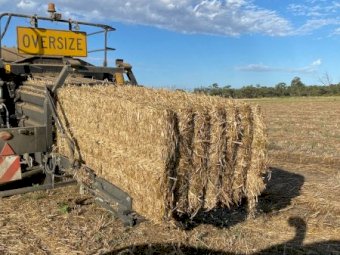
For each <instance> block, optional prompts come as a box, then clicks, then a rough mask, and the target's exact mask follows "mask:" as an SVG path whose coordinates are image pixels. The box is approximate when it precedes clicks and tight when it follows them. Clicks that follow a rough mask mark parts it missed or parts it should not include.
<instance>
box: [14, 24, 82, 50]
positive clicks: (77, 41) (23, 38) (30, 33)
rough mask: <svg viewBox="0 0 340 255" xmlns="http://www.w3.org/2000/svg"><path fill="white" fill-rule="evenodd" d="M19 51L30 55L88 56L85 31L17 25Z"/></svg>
mask: <svg viewBox="0 0 340 255" xmlns="http://www.w3.org/2000/svg"><path fill="white" fill-rule="evenodd" d="M17 40H18V41H17V43H18V52H19V53H21V54H28V55H45V56H46V55H48V56H68V57H86V56H87V41H86V33H85V32H75V31H64V30H53V29H43V28H31V27H17Z"/></svg>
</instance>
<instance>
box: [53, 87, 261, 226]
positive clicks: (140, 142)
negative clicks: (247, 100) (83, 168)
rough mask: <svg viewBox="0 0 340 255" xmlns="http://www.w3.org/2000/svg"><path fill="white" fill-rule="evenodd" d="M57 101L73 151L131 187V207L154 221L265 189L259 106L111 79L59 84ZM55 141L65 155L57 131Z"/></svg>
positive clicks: (99, 172)
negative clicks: (109, 82)
mask: <svg viewBox="0 0 340 255" xmlns="http://www.w3.org/2000/svg"><path fill="white" fill-rule="evenodd" d="M58 102H59V103H58V109H59V110H58V111H59V113H60V114H59V115H62V116H64V119H63V122H64V123H66V124H67V126H68V128H69V130H70V135H71V136H72V137H73V138H74V140H75V141H76V143H77V147H78V153H77V155H76V157H77V158H78V159H79V160H82V161H84V162H85V163H86V164H87V165H88V166H89V167H90V168H92V169H93V170H94V171H95V172H96V174H97V175H99V176H101V177H104V178H105V179H107V180H109V181H111V182H112V183H114V184H115V185H117V186H118V187H120V188H121V189H123V190H124V191H126V192H127V193H129V194H130V196H131V197H132V198H133V207H134V210H135V211H136V212H138V213H139V214H141V215H143V216H145V217H147V218H149V219H151V220H153V221H155V222H159V221H162V220H164V219H171V218H174V217H176V216H178V215H187V216H189V217H194V215H195V214H196V213H197V212H198V211H199V210H202V209H204V210H208V209H212V208H214V207H215V206H217V205H219V206H228V207H229V206H230V205H233V204H239V203H240V201H241V199H242V198H244V197H248V198H250V199H252V200H254V201H255V200H256V198H257V196H258V195H259V194H260V192H261V191H262V190H263V188H264V184H263V181H262V178H261V173H262V172H263V171H264V169H265V143H266V141H265V133H264V126H263V120H262V119H261V117H259V116H258V115H259V110H258V108H252V107H250V106H249V105H246V104H244V103H237V102H235V101H231V100H225V99H222V98H218V97H208V96H202V95H194V94H188V93H183V92H170V91H166V90H153V89H147V88H140V87H113V86H95V87H88V86H83V87H75V86H73V87H72V86H68V87H65V88H62V89H60V90H59V91H58ZM58 145H59V151H60V152H61V153H62V154H66V155H67V154H68V152H67V147H66V146H65V141H64V140H63V138H62V137H61V136H58ZM254 157H258V158H256V159H255V158H254ZM252 203H253V204H255V202H252ZM250 207H252V206H250Z"/></svg>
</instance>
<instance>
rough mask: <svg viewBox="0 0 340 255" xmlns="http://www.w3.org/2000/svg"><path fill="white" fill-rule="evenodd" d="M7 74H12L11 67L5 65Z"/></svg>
mask: <svg viewBox="0 0 340 255" xmlns="http://www.w3.org/2000/svg"><path fill="white" fill-rule="evenodd" d="M5 72H6V73H7V74H8V73H11V66H10V65H5Z"/></svg>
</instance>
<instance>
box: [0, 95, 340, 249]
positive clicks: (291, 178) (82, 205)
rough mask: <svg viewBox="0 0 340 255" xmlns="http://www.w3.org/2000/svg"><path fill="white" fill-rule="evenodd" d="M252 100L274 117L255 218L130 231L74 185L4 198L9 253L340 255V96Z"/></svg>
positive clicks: (219, 215) (1, 208) (220, 215)
mask: <svg viewBox="0 0 340 255" xmlns="http://www.w3.org/2000/svg"><path fill="white" fill-rule="evenodd" d="M250 102H251V103H257V104H260V105H261V106H262V109H263V112H264V115H265V120H266V123H267V126H268V133H269V153H270V170H271V178H270V180H269V181H268V184H267V188H266V190H265V191H264V192H263V194H262V196H261V197H259V202H258V208H257V215H256V217H255V218H248V216H247V214H246V210H245V208H244V207H240V208H238V209H232V210H229V211H227V210H213V211H210V212H205V213H204V214H203V215H201V216H200V218H198V219H196V221H195V222H193V223H192V225H190V226H189V229H187V230H181V229H178V228H177V227H175V226H173V225H171V224H164V225H155V224H152V223H150V222H148V221H145V222H142V223H140V224H139V225H137V226H135V227H133V228H126V227H123V225H122V223H121V222H120V221H119V220H114V219H113V218H112V216H111V214H109V213H108V212H107V211H105V210H104V209H102V208H101V207H99V206H97V205H96V204H95V203H94V200H93V198H92V197H91V196H89V195H80V194H79V192H78V191H79V188H78V187H77V186H72V187H68V188H63V189H56V190H51V191H47V192H45V191H44V192H35V193H30V194H26V195H21V196H13V197H10V198H5V199H0V254H340V131H339V126H340V98H339V97H332V98H292V99H266V100H252V101H250ZM145 206H152V205H145Z"/></svg>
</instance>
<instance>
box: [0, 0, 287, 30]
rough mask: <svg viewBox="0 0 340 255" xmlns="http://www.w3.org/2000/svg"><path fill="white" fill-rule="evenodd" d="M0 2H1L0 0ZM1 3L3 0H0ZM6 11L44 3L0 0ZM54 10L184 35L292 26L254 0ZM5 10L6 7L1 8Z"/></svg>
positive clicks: (60, 4) (80, 4) (171, 0)
mask: <svg viewBox="0 0 340 255" xmlns="http://www.w3.org/2000/svg"><path fill="white" fill-rule="evenodd" d="M0 1H1V0H0ZM2 1H4V0H2ZM4 2H5V3H4V4H3V5H2V6H6V7H7V9H8V10H4V11H25V12H26V13H32V12H31V11H32V10H33V9H34V11H35V12H40V14H41V13H42V12H43V10H41V9H38V10H37V9H36V7H37V6H42V4H45V2H44V1H38V0H13V1H6V0H5V1H4ZM54 2H55V4H56V6H57V10H59V11H61V12H62V13H68V14H69V15H70V16H71V17H75V18H78V19H86V20H91V21H104V20H105V21H122V22H129V23H136V24H143V25H150V26H156V27H160V28H165V29H169V30H173V31H179V32H185V33H200V34H214V35H222V36H239V35H243V34H263V35H270V36H283V35H287V34H290V33H291V30H292V26H291V24H290V22H289V21H288V20H287V19H285V18H284V17H282V16H280V15H279V14H278V13H277V12H276V11H274V10H269V9H265V8H261V7H259V6H257V5H256V4H255V1H254V0H129V1H119V0H98V1H96V4H94V2H93V1H90V0H83V1H66V0H55V1H54ZM3 9H6V8H3Z"/></svg>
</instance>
